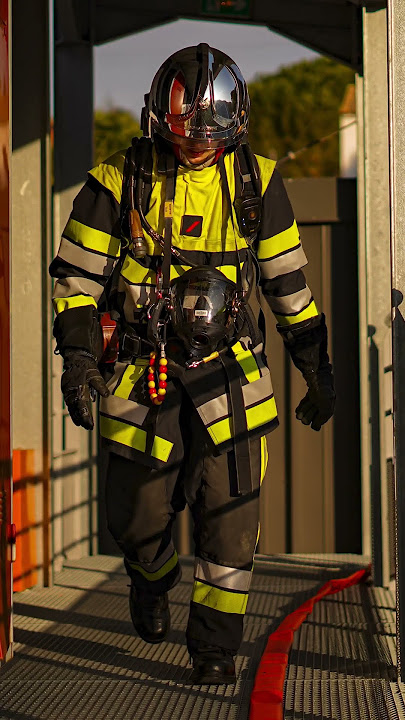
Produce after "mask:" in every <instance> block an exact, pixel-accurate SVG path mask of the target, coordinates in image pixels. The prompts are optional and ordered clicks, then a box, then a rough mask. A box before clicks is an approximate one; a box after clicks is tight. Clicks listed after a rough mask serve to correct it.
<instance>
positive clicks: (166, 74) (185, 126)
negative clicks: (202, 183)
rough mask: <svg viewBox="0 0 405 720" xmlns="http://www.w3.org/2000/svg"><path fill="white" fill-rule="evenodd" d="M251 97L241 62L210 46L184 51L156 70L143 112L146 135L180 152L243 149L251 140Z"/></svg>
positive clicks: (190, 48) (177, 53)
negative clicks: (236, 147)
mask: <svg viewBox="0 0 405 720" xmlns="http://www.w3.org/2000/svg"><path fill="white" fill-rule="evenodd" d="M248 121H249V95H248V90H247V86H246V82H245V80H244V78H243V76H242V73H241V71H240V70H239V68H238V66H237V65H236V63H235V62H234V61H233V60H232V59H231V58H230V57H229V56H228V55H226V54H225V53H223V52H221V51H220V50H216V49H215V48H211V47H210V46H209V45H207V44H206V43H200V45H198V46H193V47H188V48H185V49H184V50H179V51H178V52H175V53H174V54H173V55H171V56H170V57H169V58H168V59H167V60H166V61H165V62H164V63H163V65H162V66H161V67H160V68H159V70H158V71H157V73H156V75H155V77H154V79H153V82H152V86H151V89H150V92H149V93H148V94H147V95H145V107H144V108H143V110H142V130H143V133H144V135H147V136H148V137H153V136H154V134H155V133H157V134H158V135H160V136H161V137H163V138H164V139H165V140H169V141H170V142H172V143H175V144H176V145H179V146H180V147H181V148H190V149H191V150H201V149H208V148H227V147H230V146H237V145H239V144H240V143H241V142H242V141H243V140H244V139H245V136H246V132H247V127H248Z"/></svg>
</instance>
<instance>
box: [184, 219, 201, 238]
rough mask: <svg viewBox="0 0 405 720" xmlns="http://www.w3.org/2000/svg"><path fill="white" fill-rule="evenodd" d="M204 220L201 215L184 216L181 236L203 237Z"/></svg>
mask: <svg viewBox="0 0 405 720" xmlns="http://www.w3.org/2000/svg"><path fill="white" fill-rule="evenodd" d="M202 224H203V218H202V217H201V216H200V215H183V217H182V219H181V231H180V234H181V235H188V236H189V237H201V233H202Z"/></svg>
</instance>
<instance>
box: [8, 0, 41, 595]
mask: <svg viewBox="0 0 405 720" xmlns="http://www.w3.org/2000/svg"><path fill="white" fill-rule="evenodd" d="M48 8H49V3H48V0H35V2H32V3H29V5H28V6H27V5H26V3H25V2H24V0H13V3H12V159H11V169H12V177H13V182H12V188H11V189H12V193H11V208H12V210H11V233H12V251H11V264H12V294H11V301H12V313H11V318H12V321H11V333H12V412H13V436H12V442H13V447H14V448H20V449H32V450H34V451H35V467H34V473H35V477H33V478H31V482H35V514H36V518H35V520H36V523H37V524H38V526H39V527H42V529H43V533H42V537H41V535H40V533H37V552H36V554H37V558H38V560H37V562H38V563H39V565H40V566H41V569H43V570H44V574H43V575H42V574H41V573H40V574H39V578H40V579H39V582H40V583H42V582H43V581H44V582H47V580H48V578H47V568H48V554H49V553H48V548H49V542H48V541H49V538H48V535H47V528H48V519H49V518H48V507H47V503H46V499H47V495H48V489H49V472H48V471H49V452H48V444H49V430H48V423H49V411H48V401H49V390H48V388H49V380H48V368H49V335H50V327H49V310H48V309H47V307H48V303H49V297H50V283H49V279H48V272H47V259H48V257H49V239H50V235H49V230H50V152H49V138H50V118H49V109H50V108H49V25H48ZM27 118H29V120H28V119H27ZM27 328H29V347H28V346H27Z"/></svg>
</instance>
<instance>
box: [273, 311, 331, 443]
mask: <svg viewBox="0 0 405 720" xmlns="http://www.w3.org/2000/svg"><path fill="white" fill-rule="evenodd" d="M277 329H278V330H279V332H280V333H281V335H282V336H283V340H284V344H285V346H286V348H287V350H288V351H289V353H290V355H291V359H292V361H293V363H294V365H295V366H296V367H297V368H298V369H299V370H300V371H301V373H302V375H303V377H304V380H305V382H306V383H307V386H308V392H307V394H306V395H305V397H304V398H303V399H302V400H301V402H300V403H299V405H298V407H297V408H296V410H295V414H296V417H297V419H298V420H301V422H302V423H303V424H304V425H311V428H312V429H313V430H320V429H321V427H322V425H324V424H325V423H326V422H327V421H328V420H329V419H330V418H331V417H332V415H333V412H334V409H335V401H336V395H335V389H334V384H333V373H332V366H331V364H330V362H329V356H328V351H327V346H328V333H327V328H326V324H325V316H324V315H323V314H322V315H320V316H318V317H317V318H314V319H311V320H310V321H309V323H308V324H307V325H305V326H304V327H301V328H282V327H278V328H277Z"/></svg>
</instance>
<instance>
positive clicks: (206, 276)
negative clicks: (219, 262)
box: [170, 265, 238, 358]
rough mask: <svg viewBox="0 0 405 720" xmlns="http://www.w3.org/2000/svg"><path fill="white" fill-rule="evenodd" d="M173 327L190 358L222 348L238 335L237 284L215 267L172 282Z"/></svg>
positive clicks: (197, 268) (204, 266) (187, 272)
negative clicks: (236, 333)
mask: <svg viewBox="0 0 405 720" xmlns="http://www.w3.org/2000/svg"><path fill="white" fill-rule="evenodd" d="M171 305H172V309H171V311H170V319H171V324H172V327H173V330H174V333H175V334H176V335H177V336H178V337H179V338H181V340H183V342H184V344H185V346H186V348H187V350H188V351H189V352H190V355H192V356H194V357H197V358H198V357H205V356H207V355H210V354H211V353H212V352H214V351H215V350H219V349H221V347H223V346H224V345H226V344H228V343H229V341H230V340H231V339H232V338H233V337H234V335H235V332H236V327H235V317H236V316H237V314H238V313H237V309H238V298H237V288H236V284H235V283H234V282H232V281H231V280H228V278H227V277H226V276H225V275H224V274H223V273H221V272H220V271H219V270H217V269H216V268H214V267H210V266H207V265H202V266H199V267H194V268H192V269H191V270H187V271H186V272H185V273H183V275H180V276H179V277H178V278H176V279H175V280H173V281H172V283H171Z"/></svg>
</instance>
